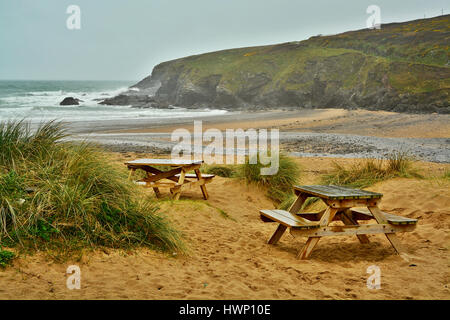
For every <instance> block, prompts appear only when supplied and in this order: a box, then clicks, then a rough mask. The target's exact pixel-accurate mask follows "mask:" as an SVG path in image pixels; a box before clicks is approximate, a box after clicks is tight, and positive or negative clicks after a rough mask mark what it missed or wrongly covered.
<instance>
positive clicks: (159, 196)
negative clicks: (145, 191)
mask: <svg viewBox="0 0 450 320" xmlns="http://www.w3.org/2000/svg"><path fill="white" fill-rule="evenodd" d="M153 191H154V192H155V196H156V198H161V192H159V188H157V187H154V188H153Z"/></svg>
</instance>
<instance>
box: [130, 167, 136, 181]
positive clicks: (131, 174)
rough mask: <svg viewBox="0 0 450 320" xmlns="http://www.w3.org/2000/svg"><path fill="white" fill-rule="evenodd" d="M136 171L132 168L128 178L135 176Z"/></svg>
mask: <svg viewBox="0 0 450 320" xmlns="http://www.w3.org/2000/svg"><path fill="white" fill-rule="evenodd" d="M135 171H136V169H135V168H131V169H130V173H129V174H128V180H131V178H132V177H133V175H134V172H135Z"/></svg>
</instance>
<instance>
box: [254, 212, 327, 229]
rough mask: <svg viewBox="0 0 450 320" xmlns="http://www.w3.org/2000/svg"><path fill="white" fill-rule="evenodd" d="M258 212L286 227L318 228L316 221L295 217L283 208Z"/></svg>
mask: <svg viewBox="0 0 450 320" xmlns="http://www.w3.org/2000/svg"><path fill="white" fill-rule="evenodd" d="M260 214H261V215H262V216H264V217H266V218H268V219H270V220H272V221H274V222H278V223H280V224H282V225H284V226H286V227H297V228H301V229H311V228H318V227H319V225H318V224H317V223H313V222H311V221H308V220H306V219H304V218H301V217H297V216H295V215H293V214H291V213H290V212H288V211H284V210H261V211H260Z"/></svg>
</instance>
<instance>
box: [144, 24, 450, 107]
mask: <svg viewBox="0 0 450 320" xmlns="http://www.w3.org/2000/svg"><path fill="white" fill-rule="evenodd" d="M449 20H450V15H446V16H441V17H435V18H432V19H424V20H416V21H409V22H404V23H392V24H384V25H383V26H382V28H381V29H379V30H377V29H374V30H369V29H362V30H358V31H351V32H346V33H342V34H337V35H330V36H316V37H311V38H310V39H308V40H305V41H299V42H289V43H283V44H277V45H269V46H259V47H249V48H238V49H230V50H222V51H217V52H211V53H206V54H201V55H195V56H190V57H186V58H182V59H177V60H173V61H168V62H164V63H161V64H159V65H158V66H156V67H155V69H154V71H153V73H152V79H156V80H160V81H161V82H162V87H161V89H160V93H161V94H164V95H167V97H168V98H167V99H168V101H169V102H171V103H176V102H177V103H181V104H183V105H190V104H195V103H214V104H218V105H223V106H230V105H237V106H239V105H240V104H243V103H249V104H251V105H255V106H258V105H264V104H265V105H267V106H272V107H279V106H280V105H281V106H299V107H304V106H321V107H346V106H348V105H349V100H351V103H352V104H355V105H357V106H359V107H367V106H368V105H371V108H372V109H373V108H379V109H385V110H394V111H400V112H403V111H407V110H406V109H404V108H411V111H414V110H416V111H422V112H424V111H425V112H440V110H442V112H449V111H448V110H449V109H448V103H447V100H448V90H450V68H449V61H450V50H449V45H448V44H449V42H450V23H449ZM146 81H148V79H144V80H143V81H142V82H141V83H140V84H137V86H140V85H142V86H144V87H145V85H146ZM193 85H194V86H195V87H196V88H198V90H196V91H195V94H194V93H193V92H192V86H193ZM184 87H186V92H184V91H183V88H184ZM218 87H220V90H217V88H218ZM175 88H178V89H177V90H175ZM325 89H326V90H325ZM380 92H381V93H380ZM387 93H388V94H389V98H386V100H385V101H382V102H379V103H378V102H377V101H381V100H380V99H381V98H383V97H384V96H385V94H387ZM193 94H194V95H195V97H194V96H193ZM400 95H401V97H400ZM350 97H352V98H350ZM374 97H375V98H374ZM360 99H362V100H361V101H359V100H360ZM394 100H395V101H394ZM180 101H181V102H180ZM388 102H391V104H390V105H387V104H388ZM377 103H378V105H376V104H377ZM400 104H403V105H406V107H404V106H399V105H400ZM444 109H445V110H444Z"/></svg>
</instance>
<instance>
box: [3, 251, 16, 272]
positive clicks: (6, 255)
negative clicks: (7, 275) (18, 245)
mask: <svg viewBox="0 0 450 320" xmlns="http://www.w3.org/2000/svg"><path fill="white" fill-rule="evenodd" d="M15 257H16V255H15V254H14V252H11V251H7V250H3V249H2V248H1V247H0V268H6V267H7V266H9V265H10V264H11V263H12V261H13V259H14V258H15Z"/></svg>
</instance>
